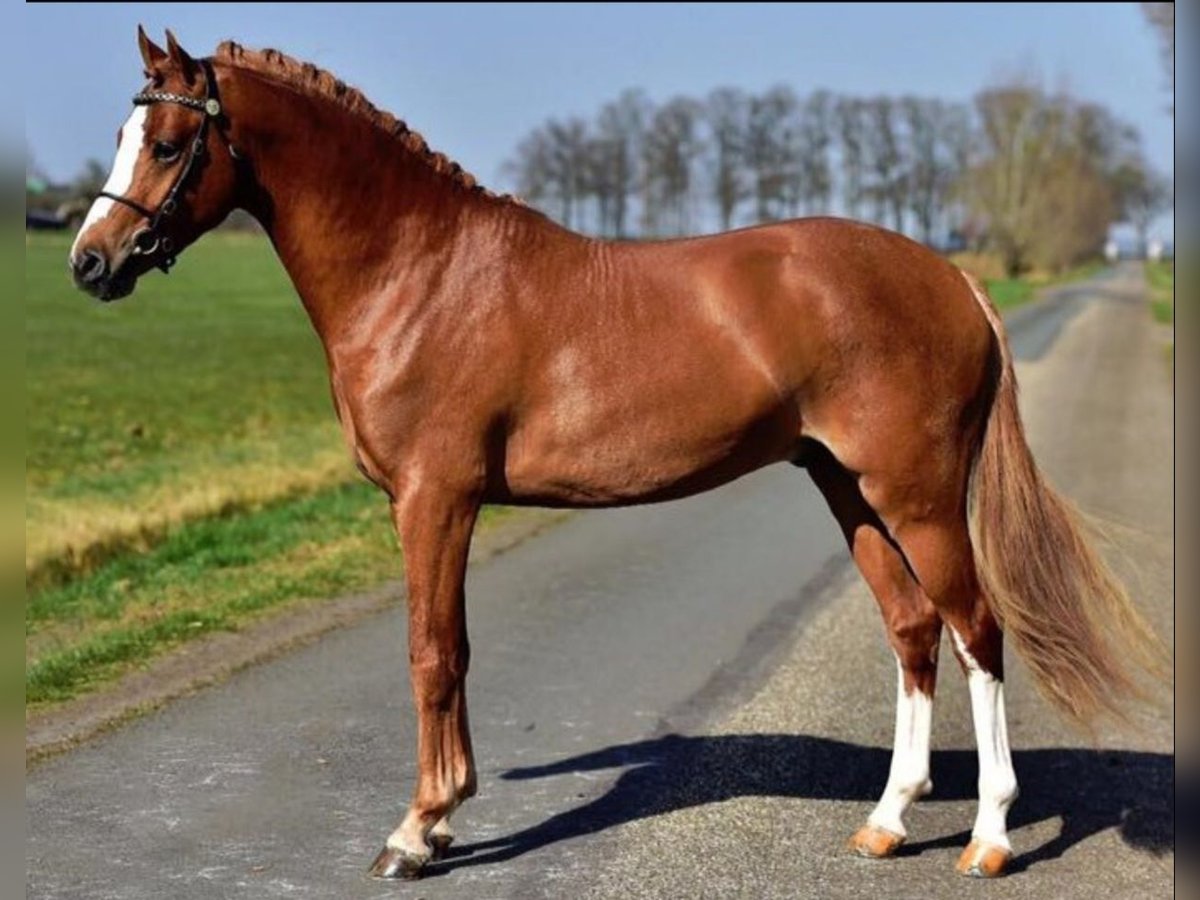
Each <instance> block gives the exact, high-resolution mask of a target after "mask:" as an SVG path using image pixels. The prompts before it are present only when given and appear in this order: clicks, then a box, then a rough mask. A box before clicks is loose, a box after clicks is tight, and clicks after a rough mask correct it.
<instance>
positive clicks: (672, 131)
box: [642, 97, 703, 234]
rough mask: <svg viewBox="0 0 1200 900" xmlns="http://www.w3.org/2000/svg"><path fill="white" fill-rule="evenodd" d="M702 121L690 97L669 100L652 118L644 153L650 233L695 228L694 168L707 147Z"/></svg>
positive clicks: (646, 226) (673, 231)
mask: <svg viewBox="0 0 1200 900" xmlns="http://www.w3.org/2000/svg"><path fill="white" fill-rule="evenodd" d="M699 120H700V106H699V104H697V103H696V102H695V101H694V100H690V99H688V98H687V97H676V98H675V99H673V100H671V101H669V102H668V103H666V104H665V105H663V106H662V107H660V108H659V109H658V111H657V112H655V114H654V117H653V118H652V119H651V122H650V128H649V130H648V131H647V132H646V137H645V141H644V144H643V153H642V158H643V165H644V169H643V179H644V185H645V191H644V194H643V196H644V197H645V207H644V209H643V221H644V224H645V230H646V232H647V233H649V234H662V233H674V234H685V233H686V232H687V231H688V230H689V229H690V227H691V209H690V200H691V192H692V186H693V181H694V172H693V169H694V168H695V163H696V159H697V157H698V156H699V154H700V151H701V149H702V146H703V145H702V143H701V140H700V134H699V128H698V124H699Z"/></svg>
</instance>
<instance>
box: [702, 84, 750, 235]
mask: <svg viewBox="0 0 1200 900" xmlns="http://www.w3.org/2000/svg"><path fill="white" fill-rule="evenodd" d="M749 118H750V101H749V99H748V98H747V97H746V95H745V94H743V93H742V92H741V91H739V90H736V89H734V88H718V89H717V90H715V91H713V92H712V93H711V94H709V95H708V99H707V100H706V101H705V104H704V119H705V122H706V123H707V125H708V133H709V143H710V147H711V150H712V162H711V165H710V168H711V172H712V197H713V200H714V202H715V203H716V206H717V216H718V219H719V221H720V223H721V229H722V230H723V231H724V230H728V229H729V228H730V227H731V226H732V225H733V216H734V213H735V212H736V211H737V208H738V206H739V204H741V202H742V201H743V200H744V199H746V197H747V196H748V194H749V191H748V189H747V187H746V177H745V154H746V139H747V132H748V130H749Z"/></svg>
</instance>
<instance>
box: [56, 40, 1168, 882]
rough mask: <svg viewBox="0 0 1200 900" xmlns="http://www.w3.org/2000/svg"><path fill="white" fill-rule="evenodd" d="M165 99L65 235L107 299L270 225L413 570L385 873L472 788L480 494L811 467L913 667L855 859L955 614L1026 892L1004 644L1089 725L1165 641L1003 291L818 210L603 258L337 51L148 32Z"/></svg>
mask: <svg viewBox="0 0 1200 900" xmlns="http://www.w3.org/2000/svg"><path fill="white" fill-rule="evenodd" d="M138 43H139V47H140V49H141V55H142V60H143V62H144V69H145V76H146V77H147V78H148V79H149V82H148V84H147V85H146V86H145V87H144V89H143V90H142V92H141V93H140V94H138V95H137V96H136V97H135V98H134V109H133V113H132V115H131V116H130V117H129V120H128V121H127V122H126V123H125V125H124V127H123V128H122V129H121V131H120V135H119V143H118V149H117V155H116V161H115V164H114V167H113V170H112V174H111V176H110V178H109V181H108V184H107V185H106V187H105V192H104V194H103V195H102V196H101V197H100V198H99V199H97V200H96V202H95V205H94V206H93V207H92V209H91V211H90V213H89V215H88V217H87V219H86V221H85V222H84V224H83V226H82V228H81V230H80V232H79V235H78V237H77V239H76V241H75V244H74V246H73V247H72V249H71V255H70V265H71V267H72V270H73V272H74V277H75V279H76V281H77V283H78V284H79V286H80V287H81V288H83V289H84V290H86V291H88V292H89V293H91V294H93V295H95V296H97V297H99V298H100V299H102V300H112V299H115V298H117V297H121V296H124V295H126V294H128V293H130V292H131V291H132V290H133V287H134V285H135V283H136V281H137V279H138V277H139V276H140V275H142V274H143V273H145V272H146V271H148V270H149V269H151V268H153V267H159V268H163V269H168V268H169V267H170V264H171V263H172V262H173V261H174V258H175V254H177V253H178V252H180V251H181V250H183V249H184V248H185V247H187V246H188V245H189V244H190V243H191V242H193V241H194V240H196V238H198V237H199V236H200V235H201V234H203V233H204V232H206V231H208V230H209V229H211V228H213V227H214V226H215V225H217V224H218V223H219V222H221V221H222V220H223V219H224V218H225V217H226V216H227V215H228V214H229V213H230V211H231V210H233V209H235V208H240V209H244V210H246V211H248V212H249V213H250V214H252V215H253V216H255V217H256V218H257V219H258V221H259V222H261V223H262V225H263V227H264V228H265V230H266V232H267V234H268V235H269V236H270V239H271V241H272V242H273V244H274V247H275V249H276V251H277V252H278V255H279V258H280V259H281V260H282V262H283V265H284V266H285V268H286V269H287V272H288V274H289V275H290V276H291V279H292V282H293V283H294V285H295V287H296V291H297V292H298V294H299V296H300V298H301V300H302V301H303V303H304V306H305V309H306V310H307V312H308V315H309V317H310V318H311V321H312V324H313V326H314V328H315V330H316V332H317V334H318V335H319V336H320V339H321V341H322V343H323V344H324V348H325V353H326V356H327V360H328V365H329V373H330V380H331V385H332V392H333V399H334V405H335V407H336V411H337V415H338V418H339V420H340V422H341V425H342V428H343V429H344V432H345V438H346V441H347V443H348V445H349V447H350V449H351V451H352V453H353V455H354V458H355V460H356V462H357V464H358V466H359V468H360V469H361V471H362V472H363V474H364V475H365V476H366V477H367V478H368V479H370V480H371V481H372V482H374V483H375V484H376V485H378V486H379V487H380V488H381V489H382V490H383V491H384V492H385V493H386V494H387V496H388V499H389V500H390V502H391V511H392V516H393V519H394V522H395V527H396V530H397V532H398V535H399V539H400V541H401V544H402V548H403V551H404V561H405V576H406V579H407V584H408V617H409V665H410V668H411V679H412V689H413V695H414V700H415V706H416V714H417V723H418V724H417V735H418V737H417V764H418V775H417V784H416V790H415V794H414V797H413V799H412V802H411V805H410V807H409V809H408V812H407V814H406V815H405V816H404V818H403V820H402V821H401V823H400V824H399V826H398V827H397V828H396V830H395V831H394V832H393V833H392V834H391V836H390V837H388V839H387V842H386V844H385V846H384V849H383V851H382V852H381V853H380V854H379V856H378V858H377V859H376V860H375V863H374V865H373V866H372V872H374V873H375V874H377V875H381V876H397V875H399V876H414V875H417V874H419V873H420V871H421V869H422V867H423V866H424V865H425V864H426V863H427V862H428V861H429V860H430V859H431V857H432V856H434V855H435V854H437V853H439V852H440V851H442V850H444V848H445V847H446V846H447V845H448V844H449V842H450V841H451V840H452V839H453V836H452V832H451V830H450V825H449V818H450V815H451V813H453V812H454V810H455V809H456V808H457V807H458V805H459V804H460V803H462V802H463V801H464V800H465V799H467V798H468V797H470V796H471V795H472V794H474V792H475V787H476V773H475V765H474V761H473V757H472V752H471V738H470V734H469V731H468V726H467V701H466V694H465V678H466V675H467V664H468V659H469V650H468V645H467V627H466V620H465V612H464V596H463V577H464V570H465V568H466V564H467V549H468V544H469V542H470V539H471V533H472V529H473V526H474V525H475V521H476V516H477V514H478V512H479V509H480V506H481V504H483V503H498V504H516V505H542V506H562V507H599V506H616V505H622V504H636V503H647V502H652V501H660V500H668V499H671V498H676V497H683V496H686V495H689V494H693V493H695V492H698V491H704V490H707V489H710V488H714V487H716V486H718V485H720V484H723V483H725V482H728V481H730V480H732V479H734V478H737V477H739V476H741V475H744V474H746V473H748V472H751V471H753V470H755V469H758V468H760V467H762V466H766V465H768V464H771V463H776V462H780V461H786V462H790V463H793V464H795V465H796V466H799V467H802V468H806V469H807V470H808V472H809V473H810V475H811V476H812V478H813V479H814V481H815V482H816V484H817V485H818V487H819V488H820V490H821V492H822V493H823V494H824V496H825V498H826V499H827V501H828V503H829V505H830V507H831V508H832V510H833V514H834V516H835V517H836V519H837V521H838V522H839V523H840V525H841V527H842V530H843V532H844V533H845V537H846V540H847V542H848V544H849V547H850V551H851V553H852V555H853V558H854V560H855V562H856V563H857V565H858V567H859V569H860V570H861V572H862V575H863V577H864V579H865V580H866V582H867V583H868V585H869V586H870V588H871V590H872V592H873V593H874V595H875V597H876V598H877V600H878V602H879V606H880V609H881V611H882V613H883V619H884V623H885V625H886V628H887V632H888V636H889V640H890V643H891V646H892V647H893V649H894V650H895V654H896V658H897V663H898V667H899V680H898V689H897V703H898V709H897V714H896V727H895V750H894V755H893V758H892V766H891V771H890V774H889V776H888V780H887V784H886V787H885V788H884V790H883V795H882V798H881V799H880V801H879V803H878V805H877V806H876V807H875V809H874V811H873V812H872V813H871V815H870V817H869V819H868V820H867V822H866V824H865V825H864V826H863V827H862V828H861V829H860V830H859V831H858V832H857V834H855V835H854V837H853V838H852V840H851V846H852V848H853V849H854V850H855V851H857V852H858V853H860V854H862V855H865V856H873V857H882V856H888V855H890V854H892V853H894V852H895V850H896V848H897V847H898V846H899V845H900V844H901V842H902V841H903V840H904V838H905V828H904V823H903V821H902V818H903V815H904V813H905V810H906V809H907V808H908V806H909V805H910V804H911V803H912V802H913V801H914V800H916V799H917V798H919V797H921V796H922V795H923V794H925V793H926V792H928V791H929V789H930V780H929V735H930V723H931V709H932V702H933V692H934V683H935V680H936V677H937V661H938V646H939V643H940V638H941V631H942V626H943V624H945V625H948V626H949V628H950V630H951V634H952V638H953V640H952V644H953V648H954V652H955V653H956V655H957V657H958V660H959V662H960V663H961V665H962V667H963V668H964V670H965V672H966V676H967V678H968V680H969V685H970V695H971V701H972V705H973V713H974V724H975V730H976V738H977V743H978V753H979V766H980V773H979V809H978V817H977V819H976V820H975V826H974V831H973V833H972V839H971V842H970V845H969V846H968V847H967V848H966V849H965V851H964V852H963V854H962V857H961V860H960V862H959V869H960V871H962V872H964V873H967V874H971V875H979V876H993V875H998V874H1000V873H1002V872H1003V870H1004V868H1005V866H1006V863H1007V862H1008V860H1009V858H1010V856H1011V848H1010V844H1009V840H1008V836H1007V833H1006V824H1005V818H1006V814H1007V812H1008V809H1009V806H1010V804H1011V803H1012V802H1013V800H1014V798H1015V797H1016V795H1017V782H1016V778H1015V776H1014V774H1013V767H1012V761H1011V759H1010V754H1009V747H1008V740H1007V737H1006V731H1005V729H1006V726H1005V718H1004V689H1003V674H1004V672H1003V660H1002V651H1001V629H1002V628H1003V629H1004V631H1005V632H1007V633H1008V634H1009V635H1010V636H1011V637H1012V638H1013V640H1014V643H1015V646H1016V649H1017V650H1018V651H1019V652H1020V654H1021V656H1022V657H1023V658H1024V660H1025V661H1026V662H1027V664H1028V665H1029V666H1030V667H1031V669H1032V672H1033V674H1034V676H1035V677H1036V680H1037V682H1038V683H1039V684H1040V686H1041V688H1042V689H1043V691H1044V692H1045V694H1046V696H1047V697H1048V698H1049V699H1050V700H1051V701H1052V702H1053V703H1054V704H1055V705H1056V706H1057V707H1058V708H1059V709H1060V710H1062V711H1063V712H1064V713H1066V714H1067V715H1068V717H1070V718H1073V719H1076V720H1080V721H1087V720H1089V719H1091V718H1092V717H1093V715H1094V714H1096V713H1100V712H1106V711H1113V710H1119V708H1120V701H1122V700H1123V699H1125V698H1126V697H1128V696H1131V695H1135V694H1134V690H1133V689H1134V687H1135V684H1136V682H1135V680H1134V675H1135V671H1136V670H1134V669H1131V668H1130V667H1129V666H1128V665H1127V662H1129V661H1133V660H1136V661H1139V662H1143V661H1144V662H1147V663H1150V664H1152V663H1153V659H1154V656H1155V654H1156V653H1157V652H1158V650H1159V645H1157V644H1156V643H1155V642H1156V639H1155V638H1154V636H1153V635H1152V634H1151V633H1150V631H1149V630H1148V629H1147V628H1146V626H1145V625H1144V623H1143V621H1142V620H1141V619H1140V617H1139V616H1138V614H1137V613H1136V611H1135V610H1134V608H1133V606H1132V605H1131V604H1130V602H1129V600H1128V598H1127V596H1126V594H1125V592H1124V591H1123V590H1122V588H1121V587H1120V586H1119V584H1118V583H1117V582H1116V580H1114V578H1113V577H1112V576H1111V575H1110V574H1109V573H1108V571H1107V570H1106V569H1105V568H1104V566H1103V564H1102V562H1101V561H1100V559H1099V558H1098V557H1097V556H1096V555H1095V553H1094V552H1093V551H1092V550H1091V549H1089V546H1088V543H1087V541H1086V540H1085V538H1084V534H1083V530H1082V525H1081V523H1080V519H1079V518H1078V516H1077V514H1076V513H1074V512H1073V511H1072V509H1071V507H1070V505H1069V504H1068V503H1067V502H1066V501H1064V500H1063V499H1062V498H1060V497H1059V496H1058V495H1057V494H1055V493H1054V492H1053V491H1052V490H1051V489H1050V488H1049V487H1048V486H1047V485H1046V483H1045V482H1044V481H1043V479H1042V478H1041V476H1040V474H1039V472H1038V469H1037V467H1036V465H1035V463H1034V460H1033V457H1032V455H1031V453H1030V450H1029V448H1028V446H1027V444H1026V441H1025V437H1024V434H1023V431H1022V425H1021V421H1020V418H1019V415H1018V408H1017V394H1016V383H1015V381H1014V375H1013V364H1012V360H1011V358H1010V355H1009V351H1008V348H1007V343H1006V339H1005V335H1004V328H1003V325H1002V324H1001V320H1000V317H999V316H998V314H997V313H996V310H995V308H994V307H993V306H992V304H991V302H990V301H989V300H988V298H987V296H986V294H985V293H984V290H983V289H982V287H981V286H980V285H979V283H978V282H977V281H975V280H973V279H972V278H971V277H970V276H968V275H965V274H964V273H963V272H962V271H960V270H959V269H957V268H956V267H955V266H953V265H951V264H950V263H949V262H947V261H945V260H944V259H942V258H941V257H940V256H938V255H937V254H936V253H934V252H932V251H930V250H928V249H927V248H925V247H924V246H922V245H920V244H918V243H915V242H913V241H911V240H908V239H907V238H905V237H903V236H901V235H899V234H895V233H892V232H889V231H886V230H883V229H880V228H876V227H873V226H869V225H864V224H859V223H855V222H851V221H846V220H840V219H835V218H813V219H805V220H799V221H791V222H784V223H778V224H772V225H764V226H761V227H755V228H746V229H742V230H739V231H734V232H730V233H726V234H720V235H715V236H709V237H700V238H694V239H688V240H673V241H659V242H650V243H637V242H621V241H600V240H592V239H589V238H586V237H583V236H581V235H578V234H575V233H573V232H571V231H568V230H566V229H563V228H561V227H559V226H557V225H556V224H554V223H553V222H551V221H550V220H549V219H547V218H546V217H545V216H543V215H541V214H540V213H538V212H535V211H534V210H532V209H529V208H528V207H526V206H524V205H523V204H521V203H519V202H518V201H515V200H514V199H512V198H510V197H501V196H496V195H493V194H491V193H489V192H487V191H485V190H483V189H482V188H480V187H479V186H478V185H477V184H476V183H475V181H474V179H473V178H471V176H469V175H467V174H466V173H465V172H463V171H462V169H460V168H459V167H458V166H457V165H455V164H453V163H451V162H449V161H448V160H447V159H446V158H445V157H444V156H442V155H440V154H436V153H432V152H431V151H430V150H429V149H428V147H427V146H426V144H425V142H424V141H423V140H422V139H421V137H420V136H419V135H417V134H416V133H415V132H413V131H411V130H410V129H409V128H408V127H407V126H406V125H405V124H404V123H403V122H401V121H398V120H397V119H395V118H393V117H392V116H390V115H388V114H387V113H384V112H381V111H379V110H377V109H375V107H373V106H372V105H371V104H370V103H369V102H368V101H367V100H366V99H365V98H364V97H363V96H362V95H361V94H360V93H359V92H358V91H355V90H353V89H351V88H349V87H347V86H346V85H344V84H343V83H341V82H340V81H338V80H336V79H335V78H333V77H332V76H330V75H329V74H328V73H325V72H322V71H320V70H319V69H317V68H315V67H314V66H312V65H308V64H303V63H299V62H296V61H294V60H292V59H289V58H288V57H286V56H283V55H282V54H280V53H278V52H275V51H272V50H267V51H263V52H253V51H250V50H245V49H243V48H242V47H240V46H238V45H237V44H234V43H232V42H226V43H224V44H222V45H221V46H220V47H219V48H218V49H217V51H216V53H215V54H214V55H213V56H212V57H209V58H205V59H194V58H193V57H191V56H189V55H188V54H187V53H186V52H185V51H184V50H183V49H182V48H181V47H180V46H179V44H178V43H177V42H176V40H175V39H174V37H173V36H172V35H171V34H170V33H169V32H168V34H167V49H166V50H163V49H161V48H159V47H158V46H156V45H155V44H153V43H152V42H151V41H150V40H149V39H148V38H147V37H146V35H145V33H144V32H142V31H141V29H139V33H138Z"/></svg>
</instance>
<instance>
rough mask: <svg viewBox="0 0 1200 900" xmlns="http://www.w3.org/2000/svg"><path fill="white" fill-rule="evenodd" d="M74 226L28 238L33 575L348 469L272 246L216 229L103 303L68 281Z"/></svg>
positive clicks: (305, 327)
mask: <svg viewBox="0 0 1200 900" xmlns="http://www.w3.org/2000/svg"><path fill="white" fill-rule="evenodd" d="M69 240H70V239H69V238H67V237H66V236H60V235H54V236H45V235H37V236H34V237H32V238H30V239H28V240H27V246H26V268H25V273H26V274H25V303H26V309H25V340H26V413H25V414H26V444H27V448H28V450H27V454H26V476H25V483H26V502H27V514H26V551H25V553H26V576H27V581H28V582H29V584H30V585H31V586H34V587H36V586H39V585H42V584H47V583H55V582H60V581H62V580H64V579H66V578H69V577H71V576H74V575H76V574H78V572H79V571H81V570H86V569H87V568H89V567H92V566H94V565H95V564H96V563H98V562H100V561H102V560H103V559H104V558H106V557H107V556H110V555H112V553H114V552H117V551H120V550H126V549H135V548H139V547H145V546H148V545H150V544H151V543H153V542H154V540H156V539H157V538H158V537H160V536H161V534H162V533H163V532H164V530H165V529H166V528H167V527H168V526H171V525H174V524H178V523H180V522H184V521H188V520H190V519H194V518H197V517H201V516H206V515H211V514H214V513H217V512H220V511H222V510H224V511H226V512H228V511H229V510H230V509H233V508H237V507H239V506H247V505H252V504H253V503H256V502H261V501H264V500H268V499H272V498H275V497H278V496H280V495H283V494H288V493H293V494H299V493H304V492H307V491H311V490H313V489H315V488H319V487H323V486H328V485H331V484H336V483H339V482H344V481H345V480H347V479H348V478H349V477H350V475H351V472H352V470H351V467H350V463H349V460H348V457H347V454H346V452H345V449H344V447H343V445H342V438H341V433H340V430H339V428H338V426H337V423H336V420H335V418H334V415H333V408H332V403H331V401H330V396H329V388H328V381H327V376H326V370H325V361H324V355H323V353H322V350H321V347H320V344H319V342H318V341H317V339H316V336H315V335H314V334H313V333H312V330H311V326H310V325H309V323H308V319H307V318H306V317H305V315H304V312H303V310H302V309H301V307H300V304H299V302H298V300H297V299H296V298H295V296H294V294H293V292H292V288H291V285H290V284H289V282H288V281H287V278H286V275H285V273H284V272H283V270H282V267H281V266H280V265H279V263H278V262H277V261H276V259H275V256H274V253H273V251H272V250H271V248H270V246H269V244H267V243H266V242H265V241H264V240H262V239H259V238H253V237H247V236H237V235H214V236H210V237H208V238H206V239H205V240H203V241H201V242H200V243H199V244H197V245H196V246H195V247H193V248H192V249H191V250H189V251H188V253H187V254H185V255H184V256H183V257H182V258H181V259H180V263H179V266H178V267H177V268H176V269H175V271H174V272H173V273H172V274H171V276H170V277H164V276H162V275H160V274H158V273H153V274H151V275H149V276H147V277H146V278H145V279H143V283H142V285H141V286H140V287H139V290H138V293H137V294H135V295H134V296H133V297H131V298H129V299H127V300H125V301H123V302H118V303H114V304H108V305H103V304H99V303H97V302H95V301H93V300H90V299H89V298H87V297H86V296H84V295H83V294H82V293H80V292H79V291H78V290H76V289H75V288H74V286H73V285H72V284H71V283H70V280H69V279H68V277H67V272H66V256H67V250H68V246H69ZM234 286H236V287H234Z"/></svg>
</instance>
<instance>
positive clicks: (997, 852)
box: [955, 839, 1012, 878]
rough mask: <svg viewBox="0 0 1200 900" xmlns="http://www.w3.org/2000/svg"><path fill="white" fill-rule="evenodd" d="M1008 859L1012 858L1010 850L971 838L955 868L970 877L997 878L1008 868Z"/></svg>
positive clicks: (960, 873) (959, 872)
mask: <svg viewBox="0 0 1200 900" xmlns="http://www.w3.org/2000/svg"><path fill="white" fill-rule="evenodd" d="M1010 859H1012V851H1011V850H1007V849H1005V848H1004V847H998V846H996V845H995V844H987V843H984V842H983V841H980V840H976V839H972V840H971V843H969V844H967V849H966V850H964V851H963V852H962V856H960V857H959V858H958V865H957V866H955V868H956V869H957V870H958V874H959V875H966V876H968V877H970V878H999V877H1000V876H1001V875H1003V874H1004V870H1005V869H1007V868H1008V861H1009V860H1010Z"/></svg>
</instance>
